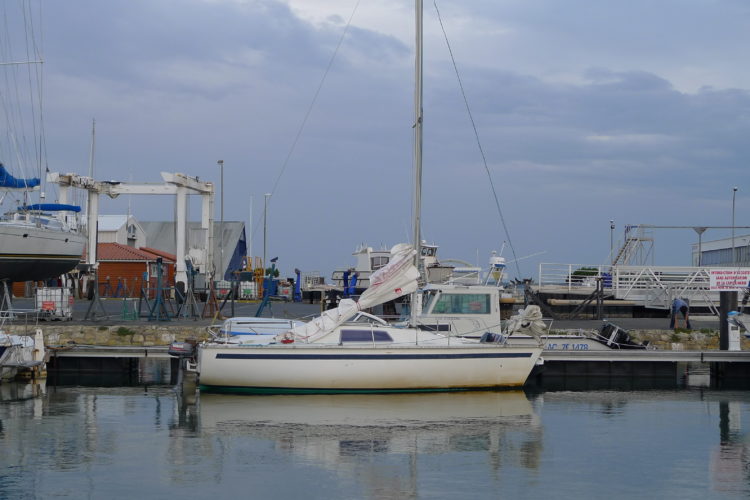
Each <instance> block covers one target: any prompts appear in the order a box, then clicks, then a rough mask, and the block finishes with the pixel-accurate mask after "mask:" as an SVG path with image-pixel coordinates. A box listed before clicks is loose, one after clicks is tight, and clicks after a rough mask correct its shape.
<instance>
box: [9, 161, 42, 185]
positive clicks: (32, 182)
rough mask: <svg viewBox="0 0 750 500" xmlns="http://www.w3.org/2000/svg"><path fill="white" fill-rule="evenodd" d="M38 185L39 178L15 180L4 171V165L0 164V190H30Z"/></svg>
mask: <svg viewBox="0 0 750 500" xmlns="http://www.w3.org/2000/svg"><path fill="white" fill-rule="evenodd" d="M38 185H39V178H38V177H32V178H30V179H17V178H15V177H13V176H12V175H10V172H8V171H7V170H5V165H3V164H2V163H0V188H6V189H31V188H34V187H37V186H38Z"/></svg>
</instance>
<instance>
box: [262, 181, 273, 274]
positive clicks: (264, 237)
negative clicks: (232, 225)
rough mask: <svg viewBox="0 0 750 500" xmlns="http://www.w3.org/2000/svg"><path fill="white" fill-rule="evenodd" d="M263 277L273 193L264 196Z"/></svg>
mask: <svg viewBox="0 0 750 500" xmlns="http://www.w3.org/2000/svg"><path fill="white" fill-rule="evenodd" d="M263 196H264V199H263V275H264V276H265V273H266V250H267V242H268V198H270V197H271V193H266V194H264V195H263Z"/></svg>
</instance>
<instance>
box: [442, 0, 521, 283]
mask: <svg viewBox="0 0 750 500" xmlns="http://www.w3.org/2000/svg"><path fill="white" fill-rule="evenodd" d="M433 5H435V12H437V17H438V21H439V22H440V29H441V30H442V31H443V37H444V38H445V44H446V45H447V46H448V53H449V54H450V57H451V62H452V63H453V70H454V71H455V72H456V79H457V80H458V86H459V88H460V89H461V96H462V97H463V100H464V105H465V106H466V112H467V113H468V114H469V121H471V127H472V129H473V130H474V137H475V138H476V140H477V146H478V147H479V154H480V155H481V156H482V163H483V164H484V170H485V171H486V172H487V178H488V179H489V181H490V187H491V188H492V195H493V196H494V198H495V206H496V207H497V213H498V215H499V216H500V221H501V222H502V224H503V229H504V230H505V236H506V238H507V239H508V246H509V247H510V251H511V252H512V253H513V260H514V261H515V264H516V272H517V273H518V277H519V278H520V277H521V276H522V275H521V268H520V266H519V265H518V257H517V256H516V249H515V247H514V246H513V242H512V241H511V238H510V232H509V231H508V225H507V224H506V223H505V217H504V216H503V211H502V209H501V208H500V201H499V200H498V197H497V190H496V189H495V183H494V182H492V174H491V173H490V169H489V167H488V166H487V157H486V156H485V154H484V148H482V142H481V141H480V140H479V132H478V131H477V125H476V123H475V122H474V116H473V115H472V113H471V108H470V107H469V100H468V98H467V97H466V92H465V91H464V84H463V82H462V81H461V75H460V74H459V72H458V66H457V65H456V59H455V58H454V57H453V49H452V48H451V44H450V41H449V40H448V34H447V33H446V31H445V26H444V25H443V18H442V17H441V16H440V9H438V5H437V0H434V1H433Z"/></svg>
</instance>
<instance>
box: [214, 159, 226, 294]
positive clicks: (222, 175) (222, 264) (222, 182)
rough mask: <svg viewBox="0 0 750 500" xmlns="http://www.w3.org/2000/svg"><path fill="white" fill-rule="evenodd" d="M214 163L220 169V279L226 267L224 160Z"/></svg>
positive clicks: (222, 277)
mask: <svg viewBox="0 0 750 500" xmlns="http://www.w3.org/2000/svg"><path fill="white" fill-rule="evenodd" d="M216 163H217V165H219V170H220V171H221V226H219V227H220V229H219V244H220V246H219V248H220V249H221V254H220V257H219V258H220V259H221V260H220V261H219V270H220V271H221V279H222V280H223V279H224V276H225V275H226V269H225V268H224V160H219V161H217V162H216Z"/></svg>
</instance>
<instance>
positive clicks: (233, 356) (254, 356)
mask: <svg viewBox="0 0 750 500" xmlns="http://www.w3.org/2000/svg"><path fill="white" fill-rule="evenodd" d="M530 357H531V353H530V352H502V353H500V352H488V353H462V354H419V353H416V354H258V353H255V354H246V353H219V354H217V355H216V359H355V360H356V359H390V360H394V359H468V358H506V359H507V358H530Z"/></svg>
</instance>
